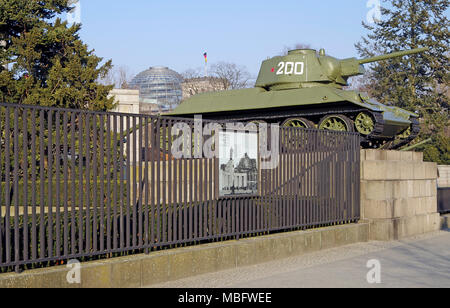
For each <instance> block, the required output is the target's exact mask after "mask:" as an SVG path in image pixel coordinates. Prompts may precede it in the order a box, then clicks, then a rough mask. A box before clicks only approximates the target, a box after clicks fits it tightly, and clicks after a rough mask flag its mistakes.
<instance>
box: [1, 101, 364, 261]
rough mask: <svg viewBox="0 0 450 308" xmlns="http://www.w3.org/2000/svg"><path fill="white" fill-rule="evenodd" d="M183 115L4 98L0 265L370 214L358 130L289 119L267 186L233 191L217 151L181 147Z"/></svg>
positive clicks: (264, 173) (265, 177)
mask: <svg viewBox="0 0 450 308" xmlns="http://www.w3.org/2000/svg"><path fill="white" fill-rule="evenodd" d="M180 122H183V123H187V124H188V125H189V126H190V127H191V129H192V130H193V129H194V126H195V125H194V121H193V120H186V119H178V118H168V117H155V116H149V115H130V114H119V113H105V112H88V111H81V110H66V109H56V108H45V107H36V106H24V105H20V106H19V105H7V104H0V128H1V135H0V167H1V168H0V205H1V206H0V218H1V219H0V268H6V267H11V266H16V267H17V266H20V265H26V264H37V263H42V262H53V261H58V260H69V259H74V258H83V257H93V256H108V255H109V256H110V255H111V254H113V253H119V252H136V251H143V252H147V253H148V252H150V251H152V250H155V249H160V248H163V247H172V246H174V245H181V244H195V243H199V242H203V241H213V240H224V239H229V238H240V237H244V236H250V235H257V234H262V233H269V232H278V231H285V230H298V229H304V228H313V227H317V226H325V225H332V224H344V223H350V222H355V221H357V220H358V219H359V217H360V207H359V180H360V170H359V168H360V165H359V137H358V136H357V134H353V133H338V132H326V131H317V130H306V129H296V128H280V129H279V130H280V141H279V144H278V146H279V149H280V163H279V165H278V166H277V167H276V168H275V169H271V170H259V171H258V193H256V194H253V195H234V196H228V197H224V198H222V197H220V196H219V170H220V168H221V166H219V160H218V159H217V158H206V157H204V156H203V155H201V156H199V157H198V158H185V157H183V158H180V159H176V158H175V157H173V154H172V153H171V151H170V149H171V147H172V142H173V138H169V137H168V136H170V135H171V128H172V127H173V125H174V124H176V123H180ZM208 123H209V122H208V121H204V122H203V124H202V125H203V127H204V126H205V125H206V124H208ZM203 127H202V128H203ZM212 136H213V133H211V136H209V137H212ZM207 137H208V136H204V138H207ZM268 143H269V144H270V142H268ZM194 148H195V145H194V146H193V147H192V148H191V149H190V150H189V151H190V152H192V151H194V150H195V149H194Z"/></svg>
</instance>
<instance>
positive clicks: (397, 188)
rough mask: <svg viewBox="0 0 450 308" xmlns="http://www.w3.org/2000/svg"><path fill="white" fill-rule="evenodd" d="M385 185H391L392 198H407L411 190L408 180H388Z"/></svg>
mask: <svg viewBox="0 0 450 308" xmlns="http://www.w3.org/2000/svg"><path fill="white" fill-rule="evenodd" d="M386 185H387V186H389V185H391V186H392V190H393V193H392V198H394V199H402V198H408V196H409V193H410V191H412V189H411V188H410V186H411V184H410V181H398V180H397V181H389V182H386Z"/></svg>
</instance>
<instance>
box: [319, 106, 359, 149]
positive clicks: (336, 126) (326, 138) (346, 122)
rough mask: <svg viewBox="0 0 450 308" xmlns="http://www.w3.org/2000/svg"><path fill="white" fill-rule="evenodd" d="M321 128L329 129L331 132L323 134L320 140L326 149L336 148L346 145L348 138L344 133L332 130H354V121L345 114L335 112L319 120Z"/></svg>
mask: <svg viewBox="0 0 450 308" xmlns="http://www.w3.org/2000/svg"><path fill="white" fill-rule="evenodd" d="M319 129H321V130H325V131H329V132H330V133H325V134H322V135H321V137H320V142H321V144H322V146H324V147H325V148H326V149H327V148H330V149H332V150H333V149H336V148H337V147H344V146H345V141H346V140H348V139H347V138H346V137H345V136H344V135H341V134H333V133H332V132H354V131H355V129H354V124H353V121H352V120H350V119H349V118H348V117H346V116H345V115H341V114H333V115H328V116H325V117H323V118H322V120H320V122H319Z"/></svg>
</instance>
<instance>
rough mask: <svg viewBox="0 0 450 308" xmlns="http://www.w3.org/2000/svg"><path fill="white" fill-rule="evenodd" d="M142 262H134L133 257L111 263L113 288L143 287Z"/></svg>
mask: <svg viewBox="0 0 450 308" xmlns="http://www.w3.org/2000/svg"><path fill="white" fill-rule="evenodd" d="M141 265H142V264H141V262H133V258H130V259H129V260H127V259H124V260H122V261H121V262H117V263H113V264H111V287H112V288H139V287H141V272H142V268H141Z"/></svg>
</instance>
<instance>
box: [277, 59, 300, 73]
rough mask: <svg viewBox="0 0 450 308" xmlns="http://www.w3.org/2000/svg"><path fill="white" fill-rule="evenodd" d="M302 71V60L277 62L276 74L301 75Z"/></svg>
mask: <svg viewBox="0 0 450 308" xmlns="http://www.w3.org/2000/svg"><path fill="white" fill-rule="evenodd" d="M304 71H305V63H304V62H280V63H278V71H277V75H292V74H294V75H303V73H304Z"/></svg>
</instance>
